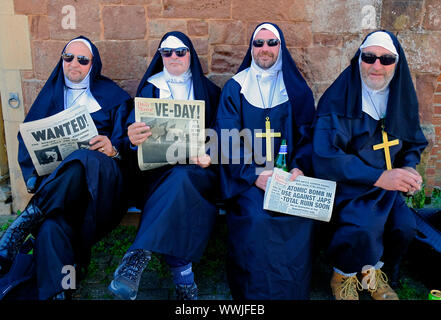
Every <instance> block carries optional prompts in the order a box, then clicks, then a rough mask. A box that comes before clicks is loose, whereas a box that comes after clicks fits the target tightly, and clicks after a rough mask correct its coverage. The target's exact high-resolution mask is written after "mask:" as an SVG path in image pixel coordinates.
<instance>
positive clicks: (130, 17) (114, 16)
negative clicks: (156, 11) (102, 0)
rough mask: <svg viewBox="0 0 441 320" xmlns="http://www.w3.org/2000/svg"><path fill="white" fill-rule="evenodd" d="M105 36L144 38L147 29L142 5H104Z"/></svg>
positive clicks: (123, 38) (120, 38) (114, 38)
mask: <svg viewBox="0 0 441 320" xmlns="http://www.w3.org/2000/svg"><path fill="white" fill-rule="evenodd" d="M102 16H103V25H104V38H105V39H111V40H135V39H144V37H145V35H146V31H147V25H146V14H145V9H144V7H142V6H104V7H103V13H102Z"/></svg>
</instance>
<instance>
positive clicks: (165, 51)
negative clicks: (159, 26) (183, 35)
mask: <svg viewBox="0 0 441 320" xmlns="http://www.w3.org/2000/svg"><path fill="white" fill-rule="evenodd" d="M158 51H159V53H160V54H161V56H163V57H166V58H170V57H171V56H172V54H173V52H174V53H176V55H177V56H178V57H180V58H182V57H183V56H185V55H186V54H187V52H188V51H189V50H188V48H185V47H182V48H176V49H172V48H159V49H158Z"/></svg>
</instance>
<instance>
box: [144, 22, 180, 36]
mask: <svg viewBox="0 0 441 320" xmlns="http://www.w3.org/2000/svg"><path fill="white" fill-rule="evenodd" d="M148 28H149V33H148V35H149V39H150V38H159V39H160V38H162V37H163V36H164V34H165V33H167V32H170V31H181V32H184V33H187V22H186V21H185V20H172V19H154V20H150V21H149V26H148Z"/></svg>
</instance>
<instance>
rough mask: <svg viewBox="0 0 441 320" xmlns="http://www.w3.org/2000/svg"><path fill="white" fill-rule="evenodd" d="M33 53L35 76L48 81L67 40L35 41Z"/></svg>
mask: <svg viewBox="0 0 441 320" xmlns="http://www.w3.org/2000/svg"><path fill="white" fill-rule="evenodd" d="M32 44H33V48H32V55H33V63H34V71H35V76H36V78H37V79H39V80H44V81H46V80H47V78H48V77H49V75H50V74H51V72H52V70H53V69H54V67H55V65H56V64H57V63H58V61H59V60H60V55H61V51H62V50H63V48H64V46H65V45H66V41H51V40H49V41H48V40H45V41H40V40H38V41H33V42H32Z"/></svg>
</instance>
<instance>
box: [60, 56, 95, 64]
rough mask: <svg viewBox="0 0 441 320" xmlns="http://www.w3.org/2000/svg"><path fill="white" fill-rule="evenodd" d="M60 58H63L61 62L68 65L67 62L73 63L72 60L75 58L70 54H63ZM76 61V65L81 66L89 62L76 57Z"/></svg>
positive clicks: (84, 58)
mask: <svg viewBox="0 0 441 320" xmlns="http://www.w3.org/2000/svg"><path fill="white" fill-rule="evenodd" d="M61 57H62V58H63V60H64V61H65V62H68V63H69V62H72V61H73V59H74V58H75V55H74V54H72V53H63V54H62V55H61ZM77 60H78V63H79V64H81V65H82V66H87V65H88V64H89V62H90V59H89V58H88V57H85V56H77Z"/></svg>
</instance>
